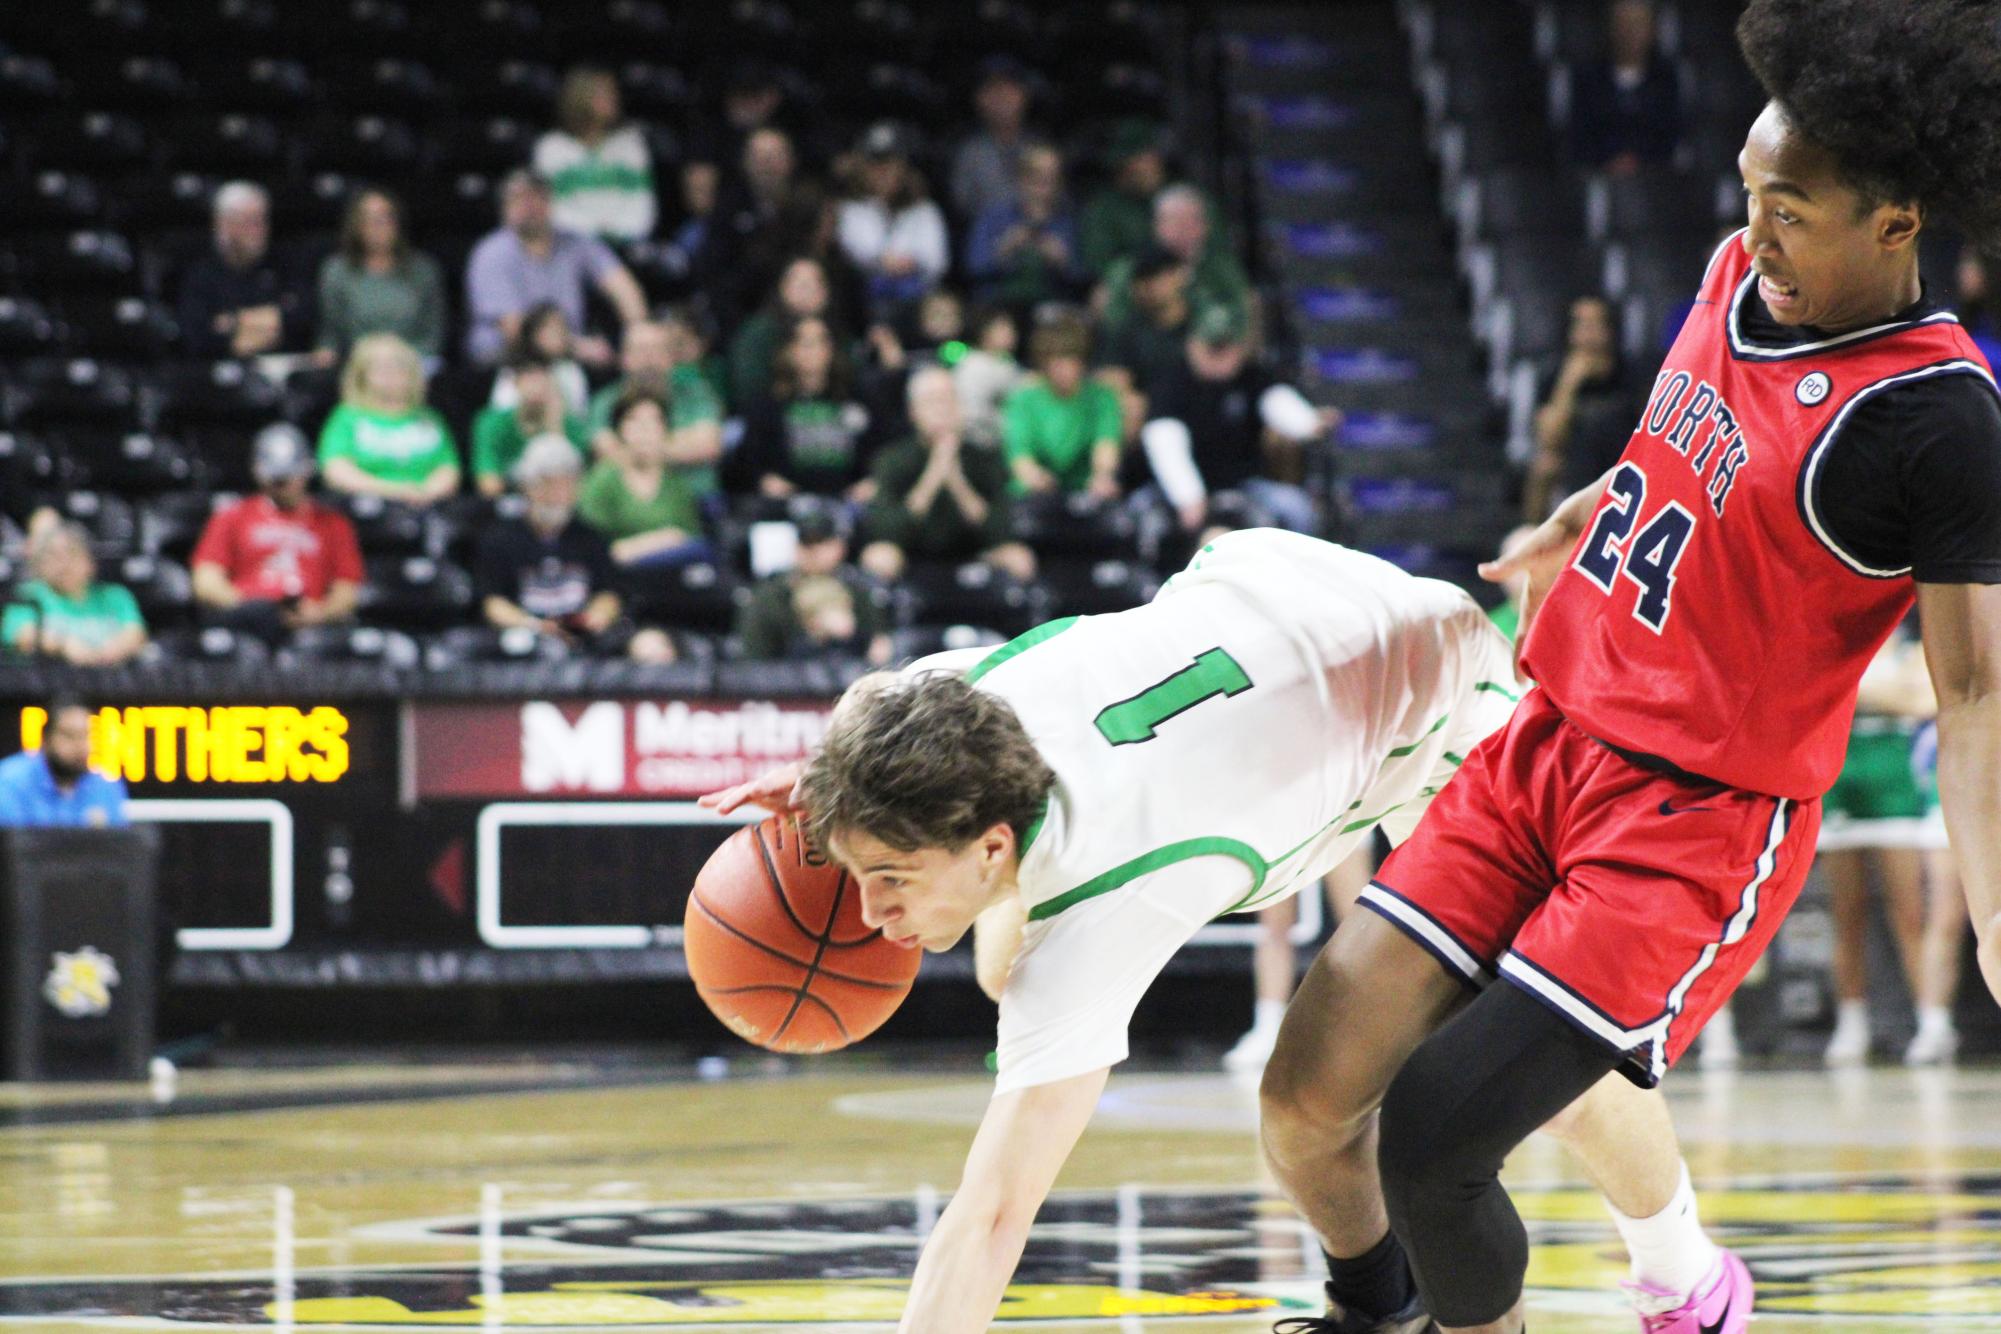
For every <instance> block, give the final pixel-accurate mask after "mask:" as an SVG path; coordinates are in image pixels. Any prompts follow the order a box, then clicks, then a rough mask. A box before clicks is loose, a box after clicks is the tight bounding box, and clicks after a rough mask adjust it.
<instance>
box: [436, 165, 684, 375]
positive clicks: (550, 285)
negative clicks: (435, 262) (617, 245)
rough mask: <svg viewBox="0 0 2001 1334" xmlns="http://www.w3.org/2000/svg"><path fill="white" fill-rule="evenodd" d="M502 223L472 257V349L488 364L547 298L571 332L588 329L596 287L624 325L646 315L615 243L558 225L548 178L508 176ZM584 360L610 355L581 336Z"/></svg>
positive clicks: (476, 358) (522, 174)
mask: <svg viewBox="0 0 2001 1334" xmlns="http://www.w3.org/2000/svg"><path fill="white" fill-rule="evenodd" d="M500 199H501V226H500V227H499V228H498V229H497V230H495V231H493V232H490V233H488V234H487V236H486V237H485V238H484V239H483V240H481V241H480V243H479V244H478V245H477V246H476V247H474V248H473V252H472V257H471V259H469V260H468V261H467V262H466V313H467V323H468V325H469V326H470V327H469V328H468V329H467V332H466V352H467V354H468V355H469V356H470V357H471V358H472V359H473V360H474V361H476V362H479V363H480V364H482V365H492V364H493V363H494V362H495V361H497V360H499V359H500V357H501V355H502V354H503V352H504V351H505V350H506V347H507V345H508V343H509V342H511V341H512V340H513V339H514V337H515V335H516V334H517V333H518V332H519V331H520V328H521V322H522V317H523V316H524V315H526V314H527V313H528V311H529V310H530V309H532V308H533V307H535V306H536V305H539V304H540V303H542V302H544V301H552V302H554V303H555V304H556V305H557V306H558V307H560V308H561V310H562V312H563V316H564V318H565V319H567V320H568V321H569V322H570V327H571V328H572V329H582V328H583V327H584V299H585V296H586V295H587V290H588V288H589V287H590V286H593V285H595V286H596V287H597V289H598V290H599V291H600V292H602V293H603V294H604V296H605V299H606V300H608V301H610V302H611V304H612V307H613V308H614V309H615V310H617V312H618V317H619V320H620V322H621V323H624V324H629V323H631V322H632V321H633V320H639V319H644V318H646V297H645V294H644V293H642V292H641V291H640V288H639V283H638V281H637V280H636V279H635V278H633V276H632V274H631V272H630V271H628V270H627V269H626V267H625V266H624V265H623V264H621V263H619V262H618V256H616V255H614V254H613V253H612V252H611V248H610V247H609V246H607V245H605V243H604V242H602V241H600V240H597V239H596V238H594V237H589V236H581V235H579V234H578V233H576V232H572V231H565V230H562V229H559V228H558V227H556V226H555V225H554V222H553V220H552V214H551V209H552V197H551V195H550V193H549V183H548V182H547V181H544V180H543V179H542V178H541V177H540V176H537V175H536V174H535V173H534V172H532V171H527V170H525V169H524V170H520V171H514V172H510V173H508V176H507V179H506V180H505V181H504V182H503V183H502V185H501V189H500ZM577 355H578V359H579V360H581V361H583V362H585V363H586V364H587V365H599V364H602V363H604V362H606V361H609V360H610V359H611V348H610V345H609V344H607V343H606V342H605V341H604V340H603V339H601V338H595V337H587V338H583V339H580V340H579V344H578V349H577Z"/></svg>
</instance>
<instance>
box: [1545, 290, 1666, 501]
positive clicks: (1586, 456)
mask: <svg viewBox="0 0 2001 1334" xmlns="http://www.w3.org/2000/svg"><path fill="white" fill-rule="evenodd" d="M1637 388H1638V386H1636V385H1635V384H1634V383H1633V382H1632V377H1631V376H1630V375H1629V374H1628V373H1627V370H1626V364H1625V361H1624V359H1623V358H1622V357H1621V356H1620V355H1619V338H1618V334H1617V331H1616V329H1615V328H1614V325H1613V321H1612V304H1611V302H1609V301H1607V300H1606V299H1605V298H1604V297H1602V296H1584V297H1579V298H1578V299H1577V300H1575V301H1573V302H1571V304H1570V332H1569V335H1568V338H1567V343H1566V347H1565V350H1564V354H1563V360H1562V361H1561V362H1560V363H1559V364H1558V365H1556V366H1555V367H1553V368H1551V369H1549V370H1547V371H1545V372H1544V375H1543V377H1542V383H1541V386H1540V389H1539V392H1538V393H1537V395H1536V402H1537V403H1538V404H1539V405H1540V406H1538V407H1537V408H1536V413H1535V455H1534V457H1533V458H1532V459H1531V460H1530V462H1529V472H1528V480H1527V483H1526V485H1525V487H1524V490H1523V496H1522V517H1523V520H1524V521H1525V522H1528V523H1541V522H1542V521H1543V520H1544V519H1546V518H1548V517H1549V512H1550V510H1551V509H1552V508H1554V507H1555V505H1556V503H1557V502H1558V501H1560V500H1562V499H1563V498H1564V497H1565V496H1567V495H1570V494H1571V493H1572V492H1574V491H1578V490H1581V489H1582V488H1583V487H1584V486H1586V485H1587V484H1588V483H1590V482H1592V481H1594V480H1595V479H1597V478H1598V477H1600V476H1602V475H1603V474H1604V472H1605V470H1606V469H1608V468H1610V467H1611V466H1612V465H1613V464H1614V463H1617V462H1618V461H1619V455H1620V454H1621V453H1623V452H1624V451H1625V448H1626V441H1627V439H1628V438H1629V437H1630V436H1631V435H1632V432H1633V422H1634V419H1635V418H1636V417H1637V415H1638V413H1639V408H1640V403H1639V401H1638V395H1637V393H1636V392H1635V391H1636V389H1637Z"/></svg>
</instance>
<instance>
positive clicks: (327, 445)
mask: <svg viewBox="0 0 2001 1334" xmlns="http://www.w3.org/2000/svg"><path fill="white" fill-rule="evenodd" d="M319 457H320V466H321V467H325V466H326V465H327V464H329V463H331V462H333V461H334V460H336V459H347V460H348V461H349V462H351V463H353V464H354V465H355V466H356V467H358V468H360V469H361V470H362V471H363V472H365V473H367V474H368V475H369V476H370V477H373V478H375V479H377V480H378V481H384V482H397V483H402V484H406V485H412V486H414V485H417V484H419V483H421V482H423V481H424V479H425V478H427V477H429V476H430V475H431V474H432V473H433V472H435V471H437V470H438V469H439V468H442V467H445V466H447V465H451V466H456V465H457V464H458V460H459V456H458V447H457V446H456V445H454V444H453V443H452V433H451V429H450V428H449V427H447V426H446V425H445V419H444V418H443V417H440V416H439V415H438V414H437V413H436V412H434V411H432V410H431V409H430V408H428V407H425V406H422V405H419V406H417V407H414V408H410V409H408V410H406V411H403V412H380V411H377V410H376V409H373V408H365V407H360V406H357V405H355V404H352V403H343V404H341V405H340V406H339V407H337V408H335V409H334V410H333V414H332V415H331V416H329V417H328V418H327V423H326V425H325V426H324V427H323V428H321V430H320V447H319Z"/></svg>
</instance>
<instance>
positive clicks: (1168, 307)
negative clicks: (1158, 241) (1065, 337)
mask: <svg viewBox="0 0 2001 1334" xmlns="http://www.w3.org/2000/svg"><path fill="white" fill-rule="evenodd" d="M1122 271H1123V272H1125V273H1126V275H1127V283H1126V287H1127V291H1126V295H1125V298H1124V299H1123V300H1121V301H1119V302H1117V303H1116V304H1115V305H1113V306H1109V307H1107V309H1106V311H1105V322H1104V337H1103V338H1102V339H1101V340H1100V347H1099V353H1098V362H1099V366H1100V368H1101V371H1100V373H1101V374H1102V375H1104V376H1105V378H1106V380H1107V382H1108V383H1110V384H1112V385H1113V386H1114V387H1115V388H1117V389H1118V390H1120V392H1121V393H1124V394H1143V393H1145V392H1146V390H1147V388H1148V387H1149V386H1151V385H1153V384H1155V383H1156V382H1158V381H1160V380H1162V379H1165V378H1166V377H1167V376H1168V375H1170V374H1171V373H1172V372H1173V371H1174V370H1175V368H1177V367H1179V366H1180V365H1181V364H1182V363H1183V361H1184V360H1185V359H1186V353H1185V351H1184V347H1185V345H1186V343H1187V342H1188V327H1189V320H1190V318H1191V316H1192V314H1193V312H1192V309H1191V306H1190V303H1189V300H1188V283H1189V279H1190V278H1191V277H1192V276H1193V273H1194V269H1193V267H1192V266H1191V265H1190V264H1189V263H1188V261H1187V260H1185V259H1183V258H1182V257H1181V256H1180V255H1177V254H1175V253H1174V252H1173V251H1171V250H1168V249H1166V248H1165V247H1162V246H1158V245H1156V246H1151V247H1149V248H1148V249H1147V251H1146V252H1145V253H1144V254H1142V255H1141V256H1140V257H1139V258H1138V259H1137V260H1135V261H1134V262H1133V264H1132V266H1131V268H1130V269H1129V270H1122ZM1215 309H1224V307H1215Z"/></svg>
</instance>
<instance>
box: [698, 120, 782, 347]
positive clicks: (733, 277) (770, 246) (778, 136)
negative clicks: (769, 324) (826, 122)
mask: <svg viewBox="0 0 2001 1334" xmlns="http://www.w3.org/2000/svg"><path fill="white" fill-rule="evenodd" d="M798 171H799V160H798V156H797V154H795V153H794V151H793V148H792V136H790V135H788V134H787V133H786V132H785V131H783V130H781V129H777V128H776V127H769V126H768V127H765V128H762V129H757V130H753V131H751V132H750V134H748V135H746V136H745V138H744V141H743V148H742V151H741V153H740V155H739V158H738V161H737V170H736V172H735V174H734V176H733V177H732V179H730V180H729V181H727V182H726V183H725V184H724V186H723V191H722V198H721V201H720V202H719V203H718V204H717V205H716V221H715V223H714V225H712V226H711V227H710V229H709V236H708V245H709V249H710V251H711V255H712V258H711V263H710V270H709V271H710V273H711V274H712V275H713V276H714V277H715V278H716V280H717V284H718V290H717V292H716V296H717V298H718V299H719V301H720V303H721V305H722V309H723V311H724V317H725V318H726V319H727V318H733V317H734V315H735V314H736V312H738V311H741V310H743V309H746V308H747V307H748V306H749V304H750V303H751V302H754V301H756V300H757V298H758V294H759V293H761V292H763V291H765V290H766V287H765V283H766V280H767V279H768V278H769V276H770V275H771V274H773V273H775V272H777V270H778V268H779V267H780V266H781V265H782V264H783V263H784V256H786V255H788V254H790V253H791V251H790V250H789V249H788V248H787V242H788V241H789V240H790V239H791V233H792V231H793V228H794V225H795V224H794V221H793V216H792V213H791V211H790V209H789V205H791V203H792V194H793V191H794V190H795V189H796V188H797V176H798Z"/></svg>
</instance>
